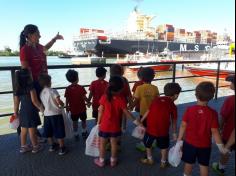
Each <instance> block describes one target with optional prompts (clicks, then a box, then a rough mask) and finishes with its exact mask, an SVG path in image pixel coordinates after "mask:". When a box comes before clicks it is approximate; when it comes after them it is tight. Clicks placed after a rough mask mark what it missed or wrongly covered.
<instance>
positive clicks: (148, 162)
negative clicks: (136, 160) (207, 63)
mask: <svg viewBox="0 0 236 176" xmlns="http://www.w3.org/2000/svg"><path fill="white" fill-rule="evenodd" d="M140 162H141V163H143V164H147V165H153V164H154V161H153V159H148V158H141V159H140Z"/></svg>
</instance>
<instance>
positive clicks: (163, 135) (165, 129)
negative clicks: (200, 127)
mask: <svg viewBox="0 0 236 176" xmlns="http://www.w3.org/2000/svg"><path fill="white" fill-rule="evenodd" d="M180 92H181V87H180V85H179V84H178V83H168V84H166V85H165V87H164V93H165V96H164V97H156V98H155V99H154V100H153V102H152V104H151V106H150V108H149V110H148V111H147V112H146V114H145V115H144V117H143V118H142V120H141V121H143V120H144V119H146V120H147V128H146V134H145V136H144V139H143V143H144V145H145V147H146V152H147V157H145V158H143V159H141V162H142V163H143V164H150V165H152V164H154V161H153V158H152V151H151V148H152V144H153V142H154V140H156V142H157V144H158V147H159V148H160V149H161V166H160V167H161V168H166V167H167V166H168V162H167V158H168V148H169V143H170V139H169V128H170V125H171V126H172V133H173V139H174V140H177V135H176V129H177V117H178V116H177V107H176V105H175V104H174V101H175V100H177V98H178V97H179V94H180Z"/></svg>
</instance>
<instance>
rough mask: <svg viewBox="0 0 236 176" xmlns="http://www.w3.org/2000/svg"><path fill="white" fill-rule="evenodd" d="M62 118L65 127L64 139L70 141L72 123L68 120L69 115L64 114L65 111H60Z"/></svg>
mask: <svg viewBox="0 0 236 176" xmlns="http://www.w3.org/2000/svg"><path fill="white" fill-rule="evenodd" d="M62 116H63V120H64V125H65V133H66V138H68V139H70V138H72V137H73V122H72V120H71V118H70V113H68V114H66V112H65V110H64V109H62Z"/></svg>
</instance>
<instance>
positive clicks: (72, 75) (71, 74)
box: [66, 69, 79, 83]
mask: <svg viewBox="0 0 236 176" xmlns="http://www.w3.org/2000/svg"><path fill="white" fill-rule="evenodd" d="M66 79H67V81H69V82H70V83H74V82H76V81H78V79H79V77H78V72H77V71H75V70H71V69H70V70H68V71H67V73H66Z"/></svg>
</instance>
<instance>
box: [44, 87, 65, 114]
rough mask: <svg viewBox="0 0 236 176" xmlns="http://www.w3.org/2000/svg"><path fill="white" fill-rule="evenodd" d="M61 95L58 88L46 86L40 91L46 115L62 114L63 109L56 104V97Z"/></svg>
mask: <svg viewBox="0 0 236 176" xmlns="http://www.w3.org/2000/svg"><path fill="white" fill-rule="evenodd" d="M57 97H60V95H59V93H58V92H57V90H55V89H52V88H44V89H43V90H42V92H41V93H40V99H41V101H42V103H43V106H44V108H45V110H44V115H45V116H54V115H60V114H62V110H61V109H60V108H59V107H58V106H57V105H56V104H55V99H56V98H57Z"/></svg>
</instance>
